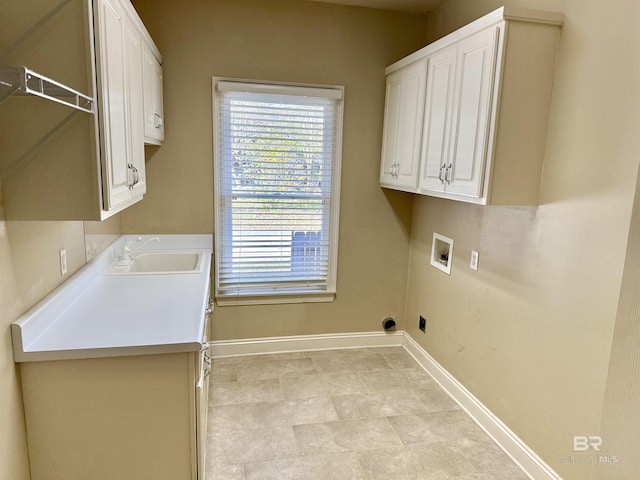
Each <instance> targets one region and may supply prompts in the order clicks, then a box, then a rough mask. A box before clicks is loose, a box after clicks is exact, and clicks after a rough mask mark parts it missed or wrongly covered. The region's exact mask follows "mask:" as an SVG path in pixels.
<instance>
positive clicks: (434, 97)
mask: <svg viewBox="0 0 640 480" xmlns="http://www.w3.org/2000/svg"><path fill="white" fill-rule="evenodd" d="M456 52H457V48H456V47H455V46H453V47H449V48H445V49H443V50H442V51H440V52H436V53H435V54H434V55H433V56H432V57H431V58H430V59H429V69H428V71H427V98H426V109H425V118H424V132H423V147H422V163H421V168H420V182H419V186H420V188H421V189H427V190H434V191H435V190H442V191H444V175H445V174H446V171H445V170H446V167H447V165H448V162H449V155H448V153H449V132H450V131H451V112H452V109H453V92H454V87H455V69H456Z"/></svg>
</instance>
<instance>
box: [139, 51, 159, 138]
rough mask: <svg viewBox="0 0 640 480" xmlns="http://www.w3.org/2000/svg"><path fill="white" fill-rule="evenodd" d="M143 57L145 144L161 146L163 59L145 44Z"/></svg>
mask: <svg viewBox="0 0 640 480" xmlns="http://www.w3.org/2000/svg"><path fill="white" fill-rule="evenodd" d="M143 55H144V68H143V72H142V78H143V90H144V142H145V143H147V144H151V145H161V144H162V142H163V141H164V107H163V101H162V65H161V58H160V53H159V52H158V51H157V49H156V48H155V47H153V46H151V45H149V44H145V46H144V52H143Z"/></svg>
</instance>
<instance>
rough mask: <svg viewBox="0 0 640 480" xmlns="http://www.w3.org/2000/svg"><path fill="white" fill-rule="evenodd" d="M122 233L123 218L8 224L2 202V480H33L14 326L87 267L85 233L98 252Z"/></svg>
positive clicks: (0, 300) (0, 374) (0, 408)
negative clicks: (62, 256)
mask: <svg viewBox="0 0 640 480" xmlns="http://www.w3.org/2000/svg"><path fill="white" fill-rule="evenodd" d="M0 193H1V192H0ZM0 198H2V196H1V195H0ZM119 229H120V224H119V218H118V217H117V216H115V217H112V218H111V219H109V220H108V221H106V222H102V223H98V222H84V223H83V222H32V221H6V220H5V219H4V214H3V208H2V204H1V203H0V327H1V330H2V335H1V337H0V465H1V466H2V468H0V480H28V478H29V467H28V456H27V448H26V447H27V445H26V437H25V427H24V413H23V407H22V396H21V392H20V381H19V371H18V368H17V366H16V365H15V364H14V363H13V350H12V344H11V332H10V328H9V325H10V324H11V322H13V321H14V320H16V319H17V318H18V317H19V316H20V315H22V314H23V313H24V312H25V311H27V310H28V309H29V308H31V307H32V306H33V305H35V304H36V303H37V302H38V301H39V300H41V299H42V298H43V297H45V296H46V295H47V294H48V293H49V292H51V291H52V290H53V289H55V288H56V287H57V286H58V285H60V284H61V283H62V282H63V281H64V280H66V279H67V278H68V277H69V276H70V275H72V274H73V272H75V271H76V270H78V269H79V268H80V267H82V266H83V265H84V264H85V263H86V261H85V232H86V233H87V245H95V251H96V252H97V251H101V250H102V249H104V248H105V247H106V246H107V245H108V244H109V243H111V241H112V240H113V239H114V238H115V237H116V236H117V234H118V233H119ZM61 248H65V249H66V250H67V267H68V273H67V274H66V275H65V276H64V277H63V276H61V275H60V270H59V269H60V267H59V263H58V262H59V260H58V251H59V250H60V249H61Z"/></svg>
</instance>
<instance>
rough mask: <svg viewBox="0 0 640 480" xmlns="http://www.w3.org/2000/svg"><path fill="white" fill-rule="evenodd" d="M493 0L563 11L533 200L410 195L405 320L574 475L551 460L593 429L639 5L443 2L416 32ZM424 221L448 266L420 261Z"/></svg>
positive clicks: (620, 252) (625, 181) (621, 209)
mask: <svg viewBox="0 0 640 480" xmlns="http://www.w3.org/2000/svg"><path fill="white" fill-rule="evenodd" d="M503 3H507V4H509V3H513V4H519V5H523V6H525V7H529V8H538V9H547V10H554V11H560V12H564V13H565V14H566V23H565V25H564V27H563V30H562V34H561V39H560V44H559V52H558V58H557V67H556V77H555V83H554V91H553V98H552V103H551V114H550V124H549V133H548V139H547V149H546V158H545V165H544V175H543V181H542V186H541V204H540V206H539V207H537V208H536V207H480V206H473V205H467V204H462V203H457V202H452V201H448V200H439V199H435V198H428V197H416V199H415V202H414V210H413V227H412V234H411V253H410V266H409V279H408V303H407V312H406V317H407V330H408V332H409V333H410V334H411V335H412V337H413V338H415V339H416V340H417V341H418V342H419V343H420V344H421V345H423V346H424V347H425V348H426V349H427V350H428V351H429V353H431V355H433V356H434V357H435V358H436V360H437V361H438V362H440V363H441V364H442V365H443V366H444V367H445V368H446V369H447V370H449V371H450V372H451V373H452V374H453V375H454V376H455V377H456V378H458V379H459V380H460V381H461V382H462V383H463V384H464V385H465V386H466V387H467V388H468V389H469V390H470V391H471V392H472V393H473V394H474V395H475V396H476V397H478V398H479V399H480V400H481V401H482V402H483V403H484V404H485V405H487V406H488V407H489V408H490V409H491V410H492V411H493V412H494V413H495V414H496V415H497V416H498V417H499V418H500V419H502V420H503V421H504V422H505V423H506V424H507V425H508V426H509V427H510V428H511V429H512V430H514V431H515V432H516V434H518V435H519V436H520V437H521V438H522V439H523V440H524V441H525V442H526V443H527V444H528V445H529V446H531V447H532V448H533V449H534V450H535V451H536V452H537V453H538V454H540V455H541V456H542V457H543V459H544V460H545V461H546V462H547V463H549V465H550V466H551V467H553V468H554V469H555V470H557V471H558V472H559V473H560V474H561V475H562V476H563V478H566V479H567V480H584V479H586V478H589V475H590V473H589V472H590V465H588V464H575V463H574V464H572V463H567V462H561V461H559V458H558V457H559V456H561V455H562V456H566V455H572V454H574V452H573V451H572V448H573V445H572V441H573V436H574V435H598V432H599V431H600V421H601V416H602V412H603V399H604V391H605V385H606V382H607V372H608V368H609V355H610V350H611V342H612V338H613V331H614V325H615V322H616V311H617V304H618V296H619V293H620V285H621V279H622V272H623V267H624V261H625V249H626V242H627V234H628V231H629V221H630V215H631V208H632V203H633V201H632V199H633V194H634V190H635V184H636V172H637V169H638V153H637V152H638V151H639V150H640V144H639V143H638V136H637V133H635V132H636V131H637V126H638V125H639V124H640V112H639V109H638V104H639V101H640V98H639V95H638V94H639V85H640V75H639V65H640V62H638V61H637V59H638V58H640V49H639V48H638V47H639V43H640V42H639V31H638V28H637V26H638V24H639V22H640V3H638V2H637V1H624V0H612V1H607V2H602V1H600V0H566V1H565V0H557V1H551V0H550V1H538V0H526V1H520V2H509V1H507V2H504V1H503V0H478V1H474V2H468V1H464V0H447V1H446V2H445V3H444V4H443V5H442V6H440V7H439V8H438V9H437V10H436V11H435V12H433V13H432V14H430V15H429V20H428V32H429V38H428V40H429V41H432V40H434V39H436V38H439V37H441V36H443V35H445V34H447V33H449V32H450V31H453V30H455V29H456V28H458V27H460V26H462V25H464V24H466V23H468V22H469V21H471V20H473V19H475V18H478V17H479V16H481V15H483V14H485V13H488V12H489V11H491V10H493V9H494V8H497V7H499V6H501V5H502V4H503ZM632 59H633V60H632ZM433 232H438V233H441V234H444V235H447V236H449V237H451V238H453V239H454V240H455V247H454V260H453V270H452V273H451V276H447V275H445V274H443V273H442V272H440V271H438V270H436V269H435V268H433V267H430V266H429V262H428V256H429V254H430V250H431V237H432V234H433ZM472 249H474V250H478V251H479V252H480V268H479V271H478V272H474V271H472V270H470V269H469V267H468V265H469V256H470V251H471V250H472ZM419 315H423V316H425V317H426V318H427V332H426V334H423V333H422V332H420V330H418V328H417V327H418V316H419ZM636 415H637V412H636ZM610 440H612V439H608V438H605V439H604V442H605V445H606V443H607V441H610ZM611 468H615V467H611ZM614 476H615V475H614ZM612 478H613V477H612ZM615 478H620V479H622V478H627V477H623V476H618V477H615ZM629 478H630V477H629Z"/></svg>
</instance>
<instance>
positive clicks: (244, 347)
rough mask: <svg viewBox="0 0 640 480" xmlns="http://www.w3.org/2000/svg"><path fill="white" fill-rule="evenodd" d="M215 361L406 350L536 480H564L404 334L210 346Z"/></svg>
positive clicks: (245, 341)
mask: <svg viewBox="0 0 640 480" xmlns="http://www.w3.org/2000/svg"><path fill="white" fill-rule="evenodd" d="M209 345H210V346H211V353H212V355H213V357H232V356H239V355H260V354H267V353H285V352H303V351H309V350H331V349H335V348H360V347H391V346H402V347H404V348H405V349H406V350H407V351H408V352H409V353H410V354H411V355H412V356H413V357H414V358H415V359H416V361H417V362H418V363H419V364H420V365H421V366H422V368H424V369H425V371H426V372H427V373H428V374H429V375H431V376H432V377H433V379H434V380H435V381H436V382H438V384H439V385H440V386H441V387H442V388H443V389H444V390H445V391H446V392H447V393H448V394H449V395H450V396H451V397H452V398H453V399H454V400H455V401H456V402H457V403H458V404H459V405H460V407H461V408H462V409H463V410H465V411H466V412H467V413H468V414H469V416H470V417H471V418H472V419H473V420H474V421H475V422H476V423H477V424H478V425H479V426H480V428H482V429H483V430H484V431H485V432H486V433H487V435H489V436H490V437H491V438H492V439H493V440H494V441H495V442H496V444H497V445H498V446H499V447H500V448H502V450H504V452H505V453H506V454H507V455H508V456H509V457H510V458H511V459H512V460H513V461H514V462H515V463H516V464H517V465H518V466H519V467H520V468H521V469H522V471H523V472H525V473H526V474H527V475H528V476H529V477H530V478H531V479H533V480H562V478H561V477H560V476H559V475H558V474H557V473H556V472H555V471H554V470H553V469H552V468H551V467H550V466H549V465H547V464H546V463H545V462H544V461H543V460H542V459H541V458H540V457H538V455H537V454H536V453H535V452H534V451H533V450H531V449H530V448H529V447H528V446H527V445H526V444H525V443H524V442H523V441H522V440H521V439H520V438H519V437H518V436H517V435H516V434H515V433H513V432H512V431H511V430H510V429H509V427H507V426H506V425H505V424H504V423H502V421H500V419H499V418H498V417H496V416H495V415H494V414H493V413H492V412H491V411H490V410H489V409H488V408H487V407H486V406H485V405H483V404H482V402H480V400H478V399H477V398H476V397H474V396H473V395H472V394H471V393H470V392H469V391H468V390H467V389H466V388H465V387H464V386H463V385H462V384H461V383H460V382H459V381H458V380H456V379H455V377H453V375H451V374H450V373H449V372H448V371H447V370H445V369H444V368H443V367H442V365H440V364H439V363H438V362H437V361H436V360H435V359H434V358H433V357H432V356H431V355H429V354H428V353H427V351H426V350H425V349H424V348H422V347H421V346H420V345H419V344H418V343H417V342H416V341H415V340H414V339H413V338H411V336H410V335H409V334H407V333H406V332H404V331H399V332H392V333H385V332H359V333H344V334H325V335H301V336H291V337H270V338H250V339H243V340H222V341H214V342H209Z"/></svg>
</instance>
